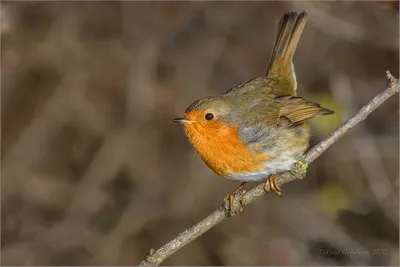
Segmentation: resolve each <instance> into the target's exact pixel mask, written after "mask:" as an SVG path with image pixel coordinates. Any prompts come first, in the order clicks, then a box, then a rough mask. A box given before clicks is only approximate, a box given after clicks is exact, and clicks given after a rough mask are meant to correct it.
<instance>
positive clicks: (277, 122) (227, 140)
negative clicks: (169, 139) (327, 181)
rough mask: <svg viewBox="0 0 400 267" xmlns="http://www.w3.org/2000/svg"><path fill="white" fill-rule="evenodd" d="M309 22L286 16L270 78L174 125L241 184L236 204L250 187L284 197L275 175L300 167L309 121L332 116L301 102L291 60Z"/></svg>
mask: <svg viewBox="0 0 400 267" xmlns="http://www.w3.org/2000/svg"><path fill="white" fill-rule="evenodd" d="M306 22H307V12H306V11H304V12H302V13H300V14H297V12H288V13H286V14H284V15H283V17H282V18H281V20H280V23H279V27H278V34H277V37H276V40H275V43H274V47H273V50H272V54H271V58H270V63H269V66H268V69H267V72H266V75H265V77H259V78H255V79H251V80H249V81H246V82H244V83H241V84H239V85H237V86H236V87H234V88H232V89H230V90H229V91H227V92H226V93H225V94H223V95H220V96H214V97H204V98H201V99H199V100H197V101H195V102H193V103H192V104H191V105H190V106H189V107H188V108H187V109H186V111H185V114H184V116H183V117H182V118H176V119H174V122H177V123H181V124H183V125H184V131H185V134H186V135H187V137H188V139H189V141H190V143H191V144H192V145H193V146H194V147H195V148H196V150H197V152H198V154H199V155H200V157H201V158H202V160H203V161H204V163H205V164H206V165H207V166H208V167H209V168H210V169H211V170H213V171H214V172H215V173H216V174H218V175H220V176H222V177H224V178H228V179H232V180H237V181H241V182H242V184H241V185H240V186H239V187H238V188H237V189H236V190H235V191H234V192H233V194H231V195H230V196H229V198H230V200H231V204H232V198H233V196H234V195H235V194H237V193H238V192H239V191H240V190H241V189H242V188H243V186H244V184H245V183H246V182H257V181H263V180H265V186H264V188H265V190H266V191H269V190H270V189H271V190H273V191H274V192H275V193H277V194H278V195H279V196H280V195H281V188H280V187H279V186H278V184H277V182H276V175H275V174H278V173H281V172H285V171H288V170H291V168H292V165H293V164H294V163H297V162H298V163H299V164H301V161H300V162H299V160H300V158H301V156H302V155H303V154H304V152H305V151H306V149H307V148H308V145H309V140H310V137H311V133H310V127H309V125H308V120H309V119H312V118H314V117H315V116H318V115H328V114H332V113H333V111H331V110H329V109H326V108H323V107H321V106H320V105H319V104H317V103H315V102H313V101H310V100H308V99H305V98H303V97H299V96H296V91H297V81H296V75H295V72H294V67H293V62H292V59H293V55H294V52H295V50H296V47H297V43H298V41H299V39H300V36H301V34H302V32H303V29H304V26H305V25H306ZM267 184H268V185H269V187H267Z"/></svg>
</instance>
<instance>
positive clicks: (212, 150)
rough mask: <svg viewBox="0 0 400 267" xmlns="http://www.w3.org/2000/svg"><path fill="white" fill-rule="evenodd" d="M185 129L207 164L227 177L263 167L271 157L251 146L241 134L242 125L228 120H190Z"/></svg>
mask: <svg viewBox="0 0 400 267" xmlns="http://www.w3.org/2000/svg"><path fill="white" fill-rule="evenodd" d="M185 133H186V135H187V136H188V138H189V140H190V142H191V143H192V144H193V146H194V147H195V148H196V149H197V152H198V153H199V155H200V157H201V158H202V159H203V161H204V162H205V163H206V164H207V166H208V167H209V168H210V169H212V170H213V171H214V172H215V173H217V174H218V175H220V176H223V177H225V176H227V174H228V173H245V172H254V171H259V170H261V169H263V168H264V162H265V161H266V160H267V159H268V156H267V155H266V154H265V153H256V152H254V151H251V150H249V149H248V148H247V146H246V144H245V143H244V142H242V141H241V140H240V138H239V132H238V127H230V126H229V124H227V123H225V122H220V121H219V122H218V121H216V122H213V123H201V122H196V123H191V124H187V125H185Z"/></svg>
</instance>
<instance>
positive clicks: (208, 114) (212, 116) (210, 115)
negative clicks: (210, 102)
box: [205, 113, 214, 121]
mask: <svg viewBox="0 0 400 267" xmlns="http://www.w3.org/2000/svg"><path fill="white" fill-rule="evenodd" d="M205 118H206V120H208V121H209V120H212V119H213V118H214V114H212V113H207V114H206V116H205Z"/></svg>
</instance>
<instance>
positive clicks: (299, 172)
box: [290, 160, 308, 179]
mask: <svg viewBox="0 0 400 267" xmlns="http://www.w3.org/2000/svg"><path fill="white" fill-rule="evenodd" d="M307 168H308V164H307V163H306V162H305V161H302V160H299V161H297V162H296V163H295V164H293V167H292V169H291V170H290V173H291V174H292V175H293V176H295V177H296V178H297V179H303V177H304V176H305V175H306V173H307Z"/></svg>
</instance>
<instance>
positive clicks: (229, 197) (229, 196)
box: [224, 182, 246, 213]
mask: <svg viewBox="0 0 400 267" xmlns="http://www.w3.org/2000/svg"><path fill="white" fill-rule="evenodd" d="M245 184H246V182H243V183H241V184H240V185H239V186H238V188H236V189H235V191H233V193H232V194H230V195H226V196H225V197H224V202H226V201H227V200H229V212H230V213H231V212H232V211H233V199H234V198H235V196H236V195H237V194H239V193H240V192H242V190H243V187H244V185H245ZM242 211H243V207H240V208H239V212H242Z"/></svg>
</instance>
